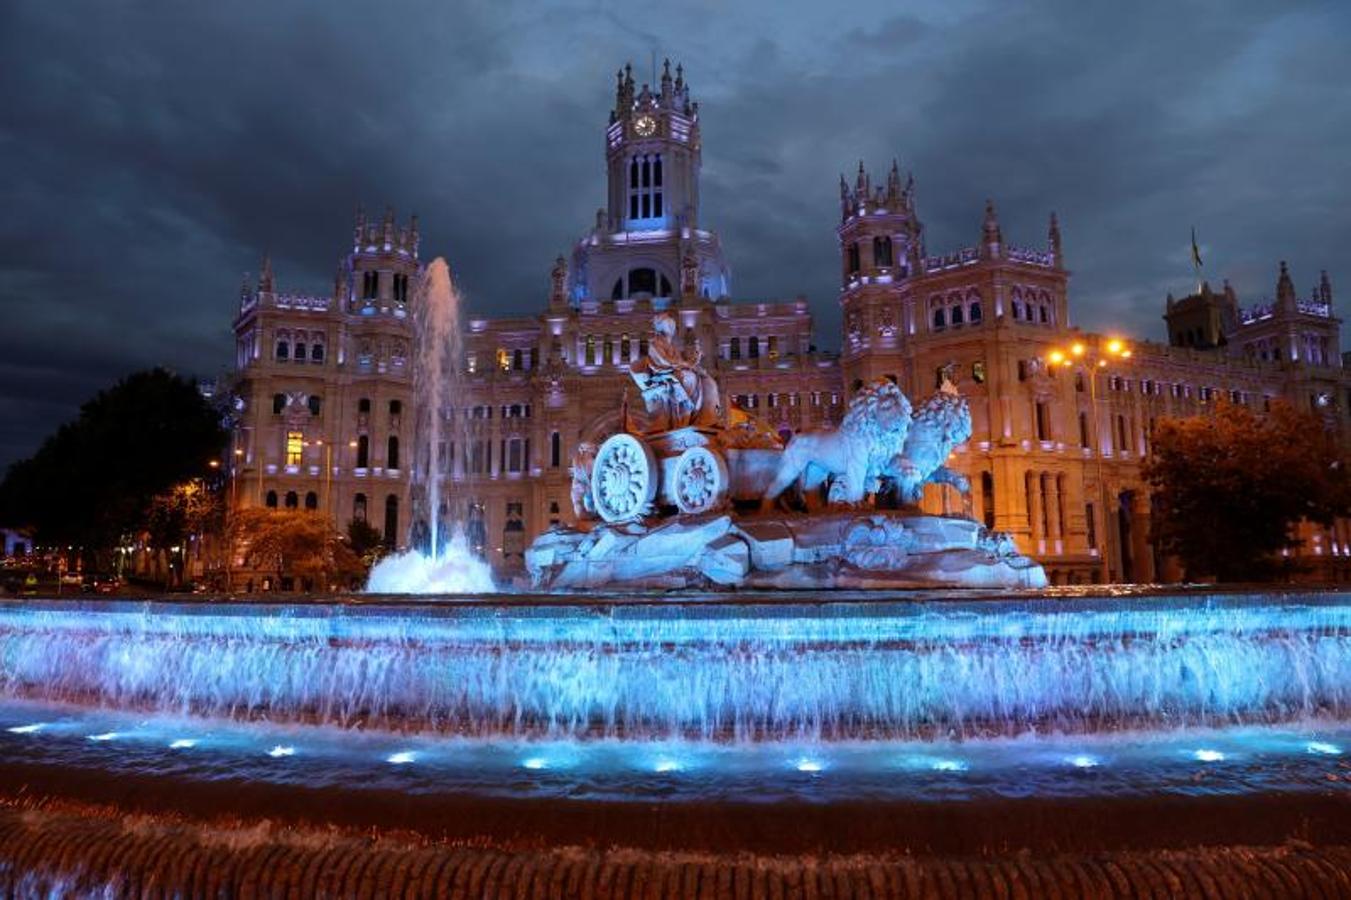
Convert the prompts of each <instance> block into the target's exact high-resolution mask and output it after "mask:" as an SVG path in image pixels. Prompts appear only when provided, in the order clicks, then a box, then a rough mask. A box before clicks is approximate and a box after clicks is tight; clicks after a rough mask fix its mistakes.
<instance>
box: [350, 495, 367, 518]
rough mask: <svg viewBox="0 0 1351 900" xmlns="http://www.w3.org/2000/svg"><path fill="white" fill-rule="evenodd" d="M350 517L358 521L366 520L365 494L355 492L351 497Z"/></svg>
mask: <svg viewBox="0 0 1351 900" xmlns="http://www.w3.org/2000/svg"><path fill="white" fill-rule="evenodd" d="M352 518H354V519H356V520H357V521H358V522H364V521H366V495H365V494H357V495H356V496H355V497H353V498H352Z"/></svg>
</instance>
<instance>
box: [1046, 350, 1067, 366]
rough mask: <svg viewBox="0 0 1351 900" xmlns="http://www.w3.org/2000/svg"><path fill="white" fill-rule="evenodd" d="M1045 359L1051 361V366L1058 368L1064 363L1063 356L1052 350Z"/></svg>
mask: <svg viewBox="0 0 1351 900" xmlns="http://www.w3.org/2000/svg"><path fill="white" fill-rule="evenodd" d="M1046 358H1047V359H1049V360H1050V361H1051V365H1053V366H1058V365H1060V364H1061V363H1063V362H1064V361H1065V354H1063V353H1061V352H1060V351H1059V350H1052V351H1051V352H1050V354H1049V355H1047V357H1046Z"/></svg>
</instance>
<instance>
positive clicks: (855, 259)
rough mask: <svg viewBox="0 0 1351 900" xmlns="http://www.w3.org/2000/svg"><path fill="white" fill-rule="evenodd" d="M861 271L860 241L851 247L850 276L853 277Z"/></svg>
mask: <svg viewBox="0 0 1351 900" xmlns="http://www.w3.org/2000/svg"><path fill="white" fill-rule="evenodd" d="M858 270H859V256H858V241H854V242H853V243H851V244H850V245H849V274H850V275H853V274H855V273H856V272H858Z"/></svg>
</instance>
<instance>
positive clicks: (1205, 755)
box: [1192, 750, 1224, 762]
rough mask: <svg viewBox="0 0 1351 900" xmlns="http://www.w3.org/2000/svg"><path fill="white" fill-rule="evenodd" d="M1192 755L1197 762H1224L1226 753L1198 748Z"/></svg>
mask: <svg viewBox="0 0 1351 900" xmlns="http://www.w3.org/2000/svg"><path fill="white" fill-rule="evenodd" d="M1192 757H1193V758H1195V759H1196V761H1197V762H1224V754H1223V753H1221V752H1220V751H1218V750H1197V751H1196V752H1195V753H1193V754H1192Z"/></svg>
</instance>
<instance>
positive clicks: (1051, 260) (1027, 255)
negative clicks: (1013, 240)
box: [1004, 246, 1055, 269]
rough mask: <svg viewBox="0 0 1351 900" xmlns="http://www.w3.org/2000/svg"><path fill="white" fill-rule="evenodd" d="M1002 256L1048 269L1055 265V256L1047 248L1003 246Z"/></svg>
mask: <svg viewBox="0 0 1351 900" xmlns="http://www.w3.org/2000/svg"><path fill="white" fill-rule="evenodd" d="M1004 256H1006V257H1007V258H1008V259H1011V260H1013V261H1014V262H1020V263H1027V264H1029V265H1033V266H1042V267H1044V268H1047V269H1050V268H1053V267H1054V266H1055V256H1054V255H1053V254H1052V253H1051V252H1050V251H1049V250H1035V249H1033V248H1031V247H1012V246H1005V247H1004Z"/></svg>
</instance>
